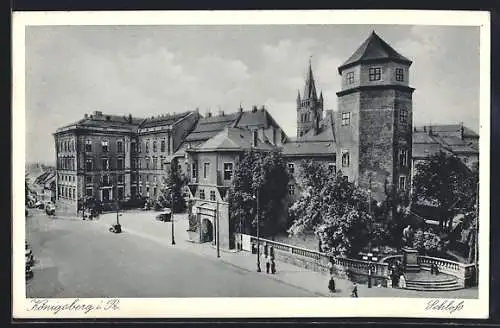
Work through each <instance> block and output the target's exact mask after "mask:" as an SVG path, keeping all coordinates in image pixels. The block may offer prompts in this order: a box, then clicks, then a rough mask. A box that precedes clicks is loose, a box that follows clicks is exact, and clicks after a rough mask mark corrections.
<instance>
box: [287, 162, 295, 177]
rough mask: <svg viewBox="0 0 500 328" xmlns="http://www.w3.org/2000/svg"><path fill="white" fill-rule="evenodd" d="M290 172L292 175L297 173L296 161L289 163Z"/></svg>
mask: <svg viewBox="0 0 500 328" xmlns="http://www.w3.org/2000/svg"><path fill="white" fill-rule="evenodd" d="M288 172H290V174H291V175H293V174H294V173H295V164H294V163H288Z"/></svg>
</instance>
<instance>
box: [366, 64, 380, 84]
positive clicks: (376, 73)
mask: <svg viewBox="0 0 500 328" xmlns="http://www.w3.org/2000/svg"><path fill="white" fill-rule="evenodd" d="M368 77H369V79H370V81H378V80H380V77H381V69H380V67H370V69H369V70H368Z"/></svg>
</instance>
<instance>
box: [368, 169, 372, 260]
mask: <svg viewBox="0 0 500 328" xmlns="http://www.w3.org/2000/svg"><path fill="white" fill-rule="evenodd" d="M368 219H369V220H370V226H369V228H370V232H369V234H370V235H369V238H368V252H371V251H372V233H373V221H372V178H371V177H370V180H369V182H368Z"/></svg>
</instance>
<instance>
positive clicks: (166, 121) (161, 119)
mask: <svg viewBox="0 0 500 328" xmlns="http://www.w3.org/2000/svg"><path fill="white" fill-rule="evenodd" d="M190 113H192V112H191V111H188V112H184V113H179V114H165V115H158V116H154V117H150V118H147V119H145V120H144V121H143V122H142V124H141V125H140V128H150V127H155V126H162V125H172V124H174V123H175V122H177V121H178V120H180V119H181V118H184V117H186V116H187V115H189V114H190Z"/></svg>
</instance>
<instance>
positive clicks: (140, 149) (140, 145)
mask: <svg viewBox="0 0 500 328" xmlns="http://www.w3.org/2000/svg"><path fill="white" fill-rule="evenodd" d="M137 152H138V153H140V152H142V143H141V142H140V141H139V142H138V143H137Z"/></svg>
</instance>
